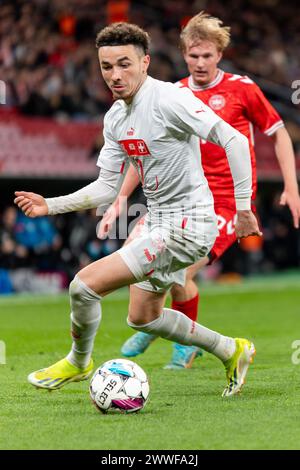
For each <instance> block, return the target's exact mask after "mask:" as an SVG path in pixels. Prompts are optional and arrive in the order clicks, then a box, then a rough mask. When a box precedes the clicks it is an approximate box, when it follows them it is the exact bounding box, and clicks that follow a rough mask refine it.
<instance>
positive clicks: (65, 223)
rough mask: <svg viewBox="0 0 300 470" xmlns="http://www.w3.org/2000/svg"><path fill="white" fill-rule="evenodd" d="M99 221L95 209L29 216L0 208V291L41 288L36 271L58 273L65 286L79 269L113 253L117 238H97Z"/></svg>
mask: <svg viewBox="0 0 300 470" xmlns="http://www.w3.org/2000/svg"><path fill="white" fill-rule="evenodd" d="M98 222H99V217H97V216H96V214H95V211H84V212H79V213H74V214H68V215H64V216H56V217H53V218H49V217H40V218H36V219H31V218H28V217H26V216H25V215H24V214H23V213H22V212H21V211H19V210H18V209H17V208H16V207H14V206H8V207H6V208H5V209H4V210H3V211H2V212H0V294H1V293H4V292H12V291H23V290H24V291H27V290H32V291H35V290H37V291H41V283H40V281H39V282H38V283H37V282H36V279H35V277H34V274H35V273H44V274H45V273H54V272H55V273H61V274H63V277H62V279H61V282H60V286H59V287H60V288H63V287H66V286H67V285H68V283H69V281H70V280H71V279H72V278H73V277H74V275H75V273H76V272H77V271H78V270H79V269H81V268H83V267H85V266H86V265H88V264H90V263H91V262H92V261H95V260H97V259H99V258H102V257H103V256H106V255H109V254H111V253H113V252H114V251H115V250H116V249H118V248H119V247H120V242H119V241H118V240H110V239H106V240H99V239H98V238H97V236H96V226H97V223H98ZM16 273H17V274H16ZM28 278H30V279H28ZM46 282H47V279H46ZM45 287H46V290H47V286H45ZM48 287H49V286H48ZM58 290H59V289H58Z"/></svg>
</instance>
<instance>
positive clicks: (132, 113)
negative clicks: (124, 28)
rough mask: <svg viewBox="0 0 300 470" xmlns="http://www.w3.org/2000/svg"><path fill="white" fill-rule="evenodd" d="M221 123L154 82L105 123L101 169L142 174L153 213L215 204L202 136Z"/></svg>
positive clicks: (180, 92) (116, 107)
mask: <svg viewBox="0 0 300 470" xmlns="http://www.w3.org/2000/svg"><path fill="white" fill-rule="evenodd" d="M218 121H220V117H219V116H217V115H216V114H215V113H214V112H213V111H212V110H211V109H210V108H209V107H208V106H206V105H205V104H204V103H202V102H201V101H200V100H199V99H197V98H195V97H194V95H193V93H192V92H191V91H190V90H189V89H187V88H184V89H179V88H178V87H176V86H175V85H174V84H172V83H166V82H162V81H159V80H155V79H153V78H151V77H148V78H147V79H146V81H145V82H144V84H143V85H142V86H141V88H140V90H139V91H138V93H137V94H136V95H135V96H134V98H133V101H132V103H131V104H130V105H127V104H126V103H125V102H124V101H123V100H118V101H116V102H115V103H114V104H113V106H112V107H111V109H110V110H109V111H108V113H107V114H106V116H105V119H104V137H105V145H104V146H103V148H102V150H101V152H100V155H99V159H98V163H97V164H98V166H100V167H102V168H105V169H107V170H111V171H116V172H119V171H121V172H122V171H124V168H125V166H126V163H127V162H128V161H130V162H131V163H132V164H133V165H134V166H135V167H136V168H137V170H138V172H139V175H140V180H141V183H142V186H143V190H144V194H145V196H146V198H147V202H148V208H149V211H150V212H154V211H155V210H157V209H159V211H161V212H165V211H166V212H170V210H171V211H172V212H177V210H180V211H182V209H183V208H186V209H187V210H188V209H191V208H192V207H195V206H196V205H197V207H198V206H208V205H213V198H212V195H211V192H210V190H209V187H208V184H207V181H206V178H205V176H204V174H203V170H202V167H201V164H200V161H201V155H200V146H199V137H202V138H203V139H207V137H208V135H209V133H210V131H211V130H212V128H213V127H214V126H215V125H216V123H217V122H218Z"/></svg>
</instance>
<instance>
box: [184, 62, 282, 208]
mask: <svg viewBox="0 0 300 470" xmlns="http://www.w3.org/2000/svg"><path fill="white" fill-rule="evenodd" d="M178 84H179V86H182V87H183V86H185V87H188V88H190V89H191V90H192V92H193V93H194V95H195V96H196V97H197V98H199V99H200V100H202V101H203V102H204V103H205V104H206V105H208V106H209V107H210V108H211V109H212V110H213V111H214V112H215V113H216V114H218V115H219V116H220V117H221V118H222V119H224V121H226V122H228V123H229V124H230V125H231V126H232V127H234V128H235V129H237V130H238V131H240V132H241V133H242V134H244V135H245V136H246V137H247V138H248V141H249V146H250V154H251V164H252V189H253V192H252V200H254V199H255V196H256V188H257V178H256V161H255V153H254V138H253V127H258V129H259V130H260V131H261V132H263V133H265V134H267V135H269V136H270V135H272V134H273V133H274V132H275V131H277V129H279V128H280V127H283V126H284V124H283V122H282V120H281V118H280V116H279V114H278V113H277V111H276V110H275V109H274V108H273V106H272V105H271V104H270V103H269V101H268V100H267V99H266V97H265V96H264V94H263V92H262V91H261V90H260V88H259V87H258V86H257V85H256V84H255V83H254V82H253V81H252V80H251V79H250V78H248V77H246V76H241V75H235V74H232V73H225V72H223V71H222V70H218V73H217V76H216V78H215V79H214V80H213V82H211V83H209V84H208V85H205V86H202V87H200V86H197V85H195V84H194V83H193V80H192V77H191V76H190V77H187V78H184V79H182V80H180V82H178ZM200 146H201V155H202V157H201V158H202V166H203V170H204V173H205V176H206V178H207V181H208V184H209V187H210V189H211V191H212V193H213V196H214V199H215V200H216V199H219V200H220V199H221V200H222V199H224V198H225V199H226V200H228V198H229V197H230V198H234V191H233V180H232V176H231V172H230V167H229V164H228V160H227V157H226V154H225V151H224V150H223V149H222V148H221V147H219V146H218V145H215V144H212V143H210V142H205V141H201V143H200Z"/></svg>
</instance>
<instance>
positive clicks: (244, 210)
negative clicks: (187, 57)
mask: <svg viewBox="0 0 300 470" xmlns="http://www.w3.org/2000/svg"><path fill="white" fill-rule="evenodd" d="M172 91H173V93H172V95H171V96H167V93H165V94H164V96H163V97H162V98H161V110H162V113H163V116H164V120H165V122H166V126H167V128H169V129H170V131H175V132H176V135H178V132H181V133H185V134H188V135H195V136H198V137H200V138H203V139H205V140H208V141H210V142H212V143H214V144H217V145H219V146H221V147H223V148H224V150H225V152H226V156H227V158H228V162H229V166H230V170H231V174H232V178H233V183H234V195H235V201H236V209H237V223H236V225H235V232H236V236H237V238H243V237H247V236H250V235H258V236H261V235H262V233H261V231H260V230H259V227H258V223H257V220H256V217H255V216H254V214H253V213H252V211H251V194H252V169H251V158H250V149H249V143H248V139H247V138H246V137H245V136H244V135H243V134H241V133H240V132H239V131H237V130H236V129H234V128H233V127H232V126H230V124H228V123H227V122H225V121H223V119H221V118H220V117H219V116H217V115H216V114H215V113H214V112H213V111H212V109H210V108H209V107H208V106H206V105H205V104H204V103H202V101H200V100H199V99H198V98H195V96H194V95H193V94H192V92H191V91H190V90H187V89H181V90H176V91H174V90H172Z"/></svg>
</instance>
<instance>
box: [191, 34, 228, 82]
mask: <svg viewBox="0 0 300 470" xmlns="http://www.w3.org/2000/svg"><path fill="white" fill-rule="evenodd" d="M183 56H184V60H185V61H186V64H187V66H188V69H189V72H190V74H191V75H192V77H193V80H194V82H195V83H196V84H197V85H200V86H203V85H207V84H208V83H210V82H212V81H213V80H214V78H215V76H216V75H217V67H218V63H219V62H220V60H221V58H222V52H220V51H219V50H218V49H217V46H216V44H215V43H213V42H211V41H200V42H197V43H190V42H187V44H186V50H185V52H184V54H183Z"/></svg>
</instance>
